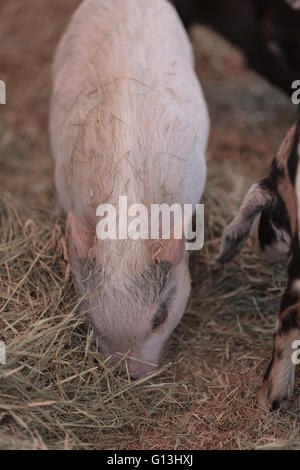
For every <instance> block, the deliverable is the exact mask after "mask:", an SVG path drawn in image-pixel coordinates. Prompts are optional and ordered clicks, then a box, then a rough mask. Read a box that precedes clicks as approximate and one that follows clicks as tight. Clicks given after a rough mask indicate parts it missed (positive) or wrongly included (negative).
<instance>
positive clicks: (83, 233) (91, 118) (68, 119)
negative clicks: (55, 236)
mask: <svg viewBox="0 0 300 470" xmlns="http://www.w3.org/2000/svg"><path fill="white" fill-rule="evenodd" d="M53 82H54V84H53V97H52V103H51V116H50V134H51V144H52V150H53V155H54V158H55V167H56V170H55V180H56V187H57V192H58V197H59V202H60V205H61V207H62V209H63V211H64V212H65V213H66V215H67V226H68V233H69V239H68V241H69V254H70V260H71V266H72V270H73V273H74V275H75V278H76V282H77V285H78V288H79V291H80V293H81V294H82V295H83V296H84V300H83V302H82V307H83V309H84V311H85V312H87V315H88V318H89V320H90V321H91V323H92V325H93V327H94V330H95V334H96V337H97V340H98V344H99V349H100V351H101V352H102V353H103V354H104V355H105V356H106V355H109V356H111V362H112V363H114V362H115V361H116V360H117V359H118V358H119V357H120V356H119V354H118V353H121V354H125V355H127V357H128V359H127V366H128V370H129V373H130V375H131V376H132V377H135V378H138V377H142V376H144V375H147V374H148V373H150V372H151V371H152V370H153V369H155V368H156V367H157V366H158V365H159V360H160V356H161V352H162V349H163V346H164V344H165V342H166V340H167V339H168V337H169V336H170V334H171V332H172V331H173V329H174V328H175V327H176V326H177V324H178V323H179V321H180V319H181V317H182V315H183V313H184V310H185V306H186V303H187V300H188V297H189V293H190V276H189V269H188V256H187V253H186V251H185V248H184V240H176V239H174V238H171V239H170V240H167V241H166V243H164V244H162V245H160V247H161V248H160V249H158V250H157V245H156V246H154V245H153V241H151V240H131V239H128V240H118V239H116V240H100V239H98V238H97V237H96V227H97V223H98V221H99V218H98V217H97V215H96V210H97V207H98V206H99V205H100V204H104V203H111V204H113V205H116V204H117V202H118V198H119V196H121V195H125V196H127V198H128V204H132V203H142V204H146V205H147V204H149V203H151V204H152V203H155V204H163V203H166V204H169V205H172V204H173V203H179V204H180V205H181V206H183V204H196V203H198V202H199V200H200V198H201V195H202V192H203V189H204V185H205V179H206V159H205V152H206V146H207V140H208V133H209V118H208V113H207V108H206V104H205V101H204V98H203V94H202V91H201V87H200V84H199V82H198V80H197V77H196V74H195V71H194V59H193V53H192V48H191V44H190V42H189V39H188V37H187V35H186V32H185V30H184V28H183V26H182V24H181V22H180V20H179V17H178V15H177V13H176V11H175V9H174V8H173V6H172V5H171V4H169V3H168V2H167V1H165V0H85V1H83V3H82V4H81V5H80V6H79V8H78V9H77V11H76V12H75V14H74V16H73V18H72V20H71V23H70V25H69V27H68V29H67V31H66V33H65V34H64V36H63V38H62V39H61V42H60V44H59V47H58V51H57V54H56V57H55V61H54V67H53ZM157 243H159V242H157Z"/></svg>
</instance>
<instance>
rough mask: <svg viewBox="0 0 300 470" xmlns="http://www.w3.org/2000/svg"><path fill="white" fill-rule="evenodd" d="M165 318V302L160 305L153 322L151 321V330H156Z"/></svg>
mask: <svg viewBox="0 0 300 470" xmlns="http://www.w3.org/2000/svg"><path fill="white" fill-rule="evenodd" d="M167 316H168V305H167V303H166V302H164V303H162V304H161V305H160V306H159V308H158V310H157V312H156V314H155V316H154V318H153V320H152V330H156V329H157V328H159V327H160V326H161V325H162V324H163V323H165V321H166V319H167Z"/></svg>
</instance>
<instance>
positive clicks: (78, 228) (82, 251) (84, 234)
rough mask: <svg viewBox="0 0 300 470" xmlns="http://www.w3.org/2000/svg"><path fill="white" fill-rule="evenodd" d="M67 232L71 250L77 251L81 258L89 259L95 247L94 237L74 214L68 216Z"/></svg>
mask: <svg viewBox="0 0 300 470" xmlns="http://www.w3.org/2000/svg"><path fill="white" fill-rule="evenodd" d="M67 232H68V237H69V240H70V243H71V245H72V246H71V249H75V251H76V255H77V256H78V257H79V258H87V257H88V254H89V251H90V249H91V248H92V246H93V241H94V240H93V236H92V233H91V232H90V231H89V230H88V228H87V227H84V226H83V225H82V223H81V222H80V221H79V219H78V218H77V217H76V216H75V215H74V214H73V213H72V212H70V213H69V215H68V222H67Z"/></svg>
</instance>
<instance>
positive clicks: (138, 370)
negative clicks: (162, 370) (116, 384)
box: [107, 354, 158, 380]
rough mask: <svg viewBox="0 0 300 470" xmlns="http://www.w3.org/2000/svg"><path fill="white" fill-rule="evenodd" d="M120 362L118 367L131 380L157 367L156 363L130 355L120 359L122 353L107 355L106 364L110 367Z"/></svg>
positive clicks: (145, 374) (143, 375)
mask: <svg viewBox="0 0 300 470" xmlns="http://www.w3.org/2000/svg"><path fill="white" fill-rule="evenodd" d="M118 363H120V367H121V368H122V371H123V372H124V373H125V375H128V374H129V377H130V378H131V380H137V379H141V378H142V377H146V376H147V375H149V374H151V373H152V372H153V371H154V370H155V369H157V367H158V364H154V363H153V364H152V363H148V362H143V361H141V360H140V359H137V358H135V357H132V355H131V356H130V358H128V359H126V358H124V359H122V355H120V354H114V355H112V356H110V357H109V359H108V361H107V365H109V366H110V367H114V366H116V365H117V364H118Z"/></svg>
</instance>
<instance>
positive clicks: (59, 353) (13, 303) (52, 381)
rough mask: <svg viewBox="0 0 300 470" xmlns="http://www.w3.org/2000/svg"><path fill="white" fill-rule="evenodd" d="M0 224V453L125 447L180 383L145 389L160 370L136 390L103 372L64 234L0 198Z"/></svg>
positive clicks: (47, 219)
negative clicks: (0, 361) (1, 345)
mask: <svg viewBox="0 0 300 470" xmlns="http://www.w3.org/2000/svg"><path fill="white" fill-rule="evenodd" d="M0 218H1V221H0V231H1V234H0V238H1V251H0V253H1V255H0V256H1V271H0V283H1V284H0V286H1V310H0V311H1V313H0V339H1V340H2V341H4V342H5V344H6V351H7V363H6V364H5V365H2V366H0V448H1V449H7V448H8V449H15V448H22V449H24V448H25V449H46V448H47V449H52V448H56V449H57V448H58V449H59V448H61V449H69V448H74V447H76V448H81V449H89V448H98V449H102V448H114V447H119V446H120V445H121V446H122V445H123V444H124V441H128V442H129V441H130V434H131V429H132V428H131V427H132V426H133V425H136V424H137V423H138V422H141V421H145V420H148V419H150V416H151V414H152V413H153V412H154V411H155V410H156V409H157V408H159V407H161V406H162V404H163V402H164V401H165V399H166V397H169V398H170V397H171V396H172V394H173V390H175V389H176V388H177V385H175V384H172V383H171V384H168V383H166V384H165V383H160V382H156V384H155V385H153V386H151V385H149V382H150V381H151V380H152V379H153V377H155V376H157V375H160V374H161V372H162V371H163V370H165V369H166V367H164V368H163V369H162V370H160V371H158V372H156V373H155V374H153V375H152V376H151V377H150V378H149V379H147V380H144V379H142V380H139V381H137V382H134V383H130V382H129V381H128V380H126V379H124V378H121V377H120V376H119V375H118V374H117V373H115V372H114V370H111V369H109V368H107V367H106V365H105V363H104V362H103V361H102V358H101V356H100V354H99V353H98V352H97V350H96V347H95V344H94V342H93V340H92V332H91V331H87V330H86V328H85V327H84V315H82V314H79V313H77V312H76V310H77V306H78V305H79V303H80V299H79V300H78V297H77V295H76V292H75V290H74V286H73V283H72V280H71V277H70V275H69V266H68V263H67V261H65V260H66V258H67V256H66V250H65V243H64V237H63V230H62V226H61V225H60V224H59V223H58V222H57V221H55V220H53V218H52V217H51V216H50V214H49V213H47V212H42V211H35V210H28V209H27V208H26V207H25V206H23V205H21V204H20V203H18V202H16V201H13V200H12V199H11V198H7V197H1V200H0ZM137 388H138V394H137V395H136V396H134V394H133V392H134V390H135V389H137ZM154 390H155V394H154V392H153V391H154ZM150 397H152V399H151V401H149V398H150ZM142 402H143V403H142ZM120 429H122V434H120V431H119V430H120ZM129 433H130V434H129ZM120 442H121V444H120Z"/></svg>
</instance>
